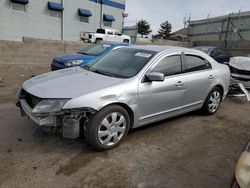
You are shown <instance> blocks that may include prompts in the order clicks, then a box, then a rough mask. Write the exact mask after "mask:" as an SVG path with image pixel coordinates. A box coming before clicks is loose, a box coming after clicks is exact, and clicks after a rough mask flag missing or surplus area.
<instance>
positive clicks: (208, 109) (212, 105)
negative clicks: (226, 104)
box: [202, 87, 222, 115]
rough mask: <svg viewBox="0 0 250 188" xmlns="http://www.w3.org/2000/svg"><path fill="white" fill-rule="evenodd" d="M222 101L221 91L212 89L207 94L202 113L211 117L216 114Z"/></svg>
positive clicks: (216, 88)
mask: <svg viewBox="0 0 250 188" xmlns="http://www.w3.org/2000/svg"><path fill="white" fill-rule="evenodd" d="M221 101H222V90H221V89H220V88H219V87H214V88H213V89H212V90H211V91H210V92H209V94H208V96H207V98H206V100H205V102H204V104H203V107H202V111H203V112H204V113H205V114H207V115H212V114H215V113H216V112H217V110H218V109H219V107H220V104H221Z"/></svg>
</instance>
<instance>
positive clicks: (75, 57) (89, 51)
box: [51, 42, 129, 71]
mask: <svg viewBox="0 0 250 188" xmlns="http://www.w3.org/2000/svg"><path fill="white" fill-rule="evenodd" d="M128 45H129V44H126V43H114V42H105V43H100V44H93V45H91V46H89V47H87V48H85V49H83V50H81V51H80V52H77V53H74V54H68V55H62V56H58V57H55V58H54V59H53V62H52V64H51V70H52V71H55V70H59V69H64V68H69V67H74V66H84V65H87V64H89V63H92V62H93V61H95V60H97V59H98V58H100V57H101V56H103V55H105V54H106V53H108V52H110V51H111V50H113V49H115V48H118V47H121V46H128Z"/></svg>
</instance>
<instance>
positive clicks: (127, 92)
mask: <svg viewBox="0 0 250 188" xmlns="http://www.w3.org/2000/svg"><path fill="white" fill-rule="evenodd" d="M229 82H230V71H229V68H228V67H227V66H225V65H222V64H219V63H217V62H216V61H215V60H213V59H212V58H211V57H209V56H208V55H206V54H205V53H203V52H200V51H197V50H194V49H187V48H179V47H170V46H131V47H122V48H119V49H116V50H114V51H112V52H110V53H109V54H107V55H106V56H104V57H102V58H101V59H99V60H98V61H97V62H95V63H93V64H91V65H89V66H85V67H82V68H81V67H75V68H70V69H65V70H60V71H55V72H50V73H46V74H42V75H39V76H36V77H34V78H31V79H30V80H27V81H25V82H24V83H23V85H22V87H21V88H20V90H19V92H18V100H19V102H18V103H17V105H18V106H19V107H20V109H21V112H22V114H23V115H28V116H29V118H30V119H32V120H33V121H34V122H36V123H37V124H38V125H39V126H50V127H53V128H59V129H62V132H63V136H64V137H66V138H77V137H79V135H80V130H83V132H84V134H85V137H86V140H87V142H88V143H89V144H91V145H92V146H93V147H95V148H97V149H100V150H104V149H111V148H114V147H115V146H117V145H118V144H119V143H120V142H121V141H122V140H123V139H124V138H125V136H126V135H127V133H128V131H129V129H132V128H136V127H139V126H143V125H146V124H150V123H153V122H156V121H160V120H163V119H167V118H170V117H173V116H177V115H180V114H184V113H187V112H190V111H194V110H198V109H201V110H202V111H203V112H204V113H206V114H214V113H215V112H216V111H217V110H218V108H219V106H220V103H221V102H222V100H223V99H224V98H225V96H226V95H227V92H228V87H229ZM81 128H82V129H81Z"/></svg>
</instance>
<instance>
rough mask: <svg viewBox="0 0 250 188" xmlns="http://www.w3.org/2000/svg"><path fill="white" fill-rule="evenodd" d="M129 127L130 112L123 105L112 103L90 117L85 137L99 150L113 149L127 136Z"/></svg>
mask: <svg viewBox="0 0 250 188" xmlns="http://www.w3.org/2000/svg"><path fill="white" fill-rule="evenodd" d="M129 127H130V118H129V114H128V112H127V111H126V110H125V109H124V108H122V107H121V106H118V105H112V106H108V107H106V108H104V109H102V110H101V111H99V112H98V113H97V114H96V115H95V116H94V117H92V118H91V119H90V122H89V124H88V125H86V128H85V137H86V140H87V142H88V143H89V144H90V145H91V146H93V147H94V148H96V149H98V150H107V149H112V148H114V147H116V146H117V145H119V144H120V143H121V141H122V140H123V139H124V138H125V137H126V135H127V133H128V130H129Z"/></svg>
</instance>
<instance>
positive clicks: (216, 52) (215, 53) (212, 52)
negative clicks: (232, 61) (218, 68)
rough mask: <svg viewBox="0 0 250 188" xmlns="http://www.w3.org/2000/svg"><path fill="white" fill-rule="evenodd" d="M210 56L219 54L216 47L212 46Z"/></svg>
mask: <svg viewBox="0 0 250 188" xmlns="http://www.w3.org/2000/svg"><path fill="white" fill-rule="evenodd" d="M210 56H211V57H217V56H219V54H218V50H217V48H214V49H213V50H212V51H211V52H210Z"/></svg>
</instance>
